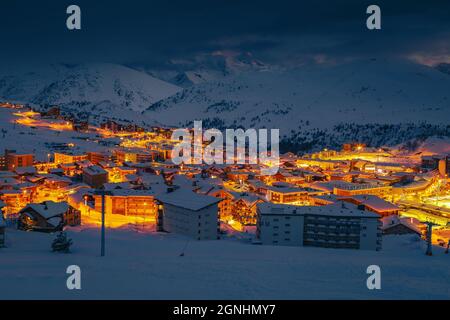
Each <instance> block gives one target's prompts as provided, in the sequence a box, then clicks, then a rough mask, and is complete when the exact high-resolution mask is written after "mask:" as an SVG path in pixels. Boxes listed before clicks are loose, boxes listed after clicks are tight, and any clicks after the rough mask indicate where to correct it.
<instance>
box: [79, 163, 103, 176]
mask: <svg viewBox="0 0 450 320" xmlns="http://www.w3.org/2000/svg"><path fill="white" fill-rule="evenodd" d="M83 172H85V173H87V174H89V175H96V174H108V172H107V171H106V170H105V169H103V168H102V167H100V166H97V165H95V166H90V167H86V168H84V169H83Z"/></svg>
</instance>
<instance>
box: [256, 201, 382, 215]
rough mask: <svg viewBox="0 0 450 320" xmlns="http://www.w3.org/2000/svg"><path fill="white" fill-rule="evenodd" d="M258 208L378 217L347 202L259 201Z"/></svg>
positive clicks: (263, 211)
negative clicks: (292, 202)
mask: <svg viewBox="0 0 450 320" xmlns="http://www.w3.org/2000/svg"><path fill="white" fill-rule="evenodd" d="M257 206H258V210H259V212H260V213H261V214H262V215H322V216H333V217H349V218H351V217H356V218H379V217H380V216H379V215H378V214H376V213H373V212H370V211H365V210H358V209H357V208H356V206H354V205H351V204H349V203H346V204H343V203H334V204H329V205H326V206H292V205H285V204H275V203H271V202H263V203H259V204H258V205H257Z"/></svg>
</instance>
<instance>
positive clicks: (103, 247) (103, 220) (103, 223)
mask: <svg viewBox="0 0 450 320" xmlns="http://www.w3.org/2000/svg"><path fill="white" fill-rule="evenodd" d="M100 255H101V256H102V257H104V256H105V193H102V241H101V254H100Z"/></svg>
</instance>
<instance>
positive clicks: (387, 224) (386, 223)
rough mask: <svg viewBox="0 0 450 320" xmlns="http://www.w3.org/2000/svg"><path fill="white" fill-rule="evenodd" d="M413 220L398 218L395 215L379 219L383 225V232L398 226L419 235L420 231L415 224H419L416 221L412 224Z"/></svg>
mask: <svg viewBox="0 0 450 320" xmlns="http://www.w3.org/2000/svg"><path fill="white" fill-rule="evenodd" d="M414 220H415V219H412V218H406V217H404V218H400V217H398V216H396V215H390V216H387V217H384V218H383V219H381V222H382V223H383V225H382V227H381V229H382V230H383V231H385V230H388V229H390V228H392V227H395V226H398V225H403V226H405V227H407V228H408V229H411V230H412V231H414V232H416V233H418V234H421V233H422V231H421V230H420V229H419V228H418V227H417V224H419V223H420V222H419V221H418V220H415V222H413V221H414Z"/></svg>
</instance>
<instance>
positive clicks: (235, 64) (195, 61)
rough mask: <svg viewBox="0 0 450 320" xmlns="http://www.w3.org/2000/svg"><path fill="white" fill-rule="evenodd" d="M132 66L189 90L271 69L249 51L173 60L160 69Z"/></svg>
mask: <svg viewBox="0 0 450 320" xmlns="http://www.w3.org/2000/svg"><path fill="white" fill-rule="evenodd" d="M132 67H133V68H136V69H137V70H139V71H144V72H147V73H148V74H150V75H151V76H154V77H156V78H159V79H163V80H164V81H167V82H170V83H172V84H175V85H177V86H180V87H183V88H188V87H191V86H193V85H197V84H201V83H205V82H211V81H215V80H222V79H224V78H226V77H228V76H235V75H238V74H241V73H243V72H250V71H261V70H268V69H270V68H271V67H272V66H269V65H267V64H265V63H263V62H261V61H260V60H259V59H257V58H255V57H253V55H252V54H251V53H249V52H243V53H237V52H228V51H224V52H222V51H216V52H213V53H205V54H200V55H197V56H195V57H194V58H192V59H183V60H171V61H169V62H168V63H167V64H166V65H165V66H164V67H163V68H160V69H157V70H155V69H152V68H146V67H144V66H139V65H136V66H132Z"/></svg>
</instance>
